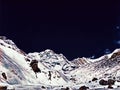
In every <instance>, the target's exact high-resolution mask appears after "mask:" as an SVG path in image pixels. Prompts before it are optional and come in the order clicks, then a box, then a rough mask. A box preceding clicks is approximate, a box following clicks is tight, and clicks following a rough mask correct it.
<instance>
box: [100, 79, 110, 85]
mask: <svg viewBox="0 0 120 90" xmlns="http://www.w3.org/2000/svg"><path fill="white" fill-rule="evenodd" d="M99 84H100V85H108V81H106V80H103V79H102V80H100V81H99Z"/></svg>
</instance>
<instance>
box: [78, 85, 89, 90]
mask: <svg viewBox="0 0 120 90" xmlns="http://www.w3.org/2000/svg"><path fill="white" fill-rule="evenodd" d="M88 89H89V87H86V86H81V87H80V88H79V90H88Z"/></svg>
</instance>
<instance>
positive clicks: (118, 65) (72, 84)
mask: <svg viewBox="0 0 120 90" xmlns="http://www.w3.org/2000/svg"><path fill="white" fill-rule="evenodd" d="M117 52H120V49H116V50H115V51H114V52H113V53H111V54H108V55H104V56H102V57H100V58H98V59H90V58H85V57H83V58H77V59H75V60H74V61H69V60H67V58H66V57H65V56H64V55H62V54H56V53H55V52H54V51H52V50H50V49H47V50H45V51H42V52H34V53H28V54H26V53H24V52H23V51H22V50H20V49H19V48H18V47H17V46H16V45H15V44H14V42H13V41H12V40H9V39H6V40H2V39H0V86H8V87H9V88H11V87H12V88H15V89H16V90H20V87H22V89H21V90H24V89H23V88H27V89H28V88H34V89H32V90H35V88H38V86H39V89H36V90H44V89H48V90H59V89H61V88H66V87H69V88H70V89H71V90H77V89H79V88H80V87H81V86H84V85H85V86H87V87H89V89H90V90H94V89H97V90H103V89H105V88H106V89H105V90H107V87H108V86H102V85H100V84H99V81H100V80H101V79H104V80H108V79H113V78H115V80H116V82H115V85H113V87H114V89H115V90H119V87H118V86H120V83H119V81H120V55H117V56H116V57H113V58H111V57H112V55H113V54H114V53H117ZM34 60H36V61H37V66H38V68H39V69H40V71H39V72H34V70H33V69H32V67H31V66H30V65H31V63H32V61H34ZM3 74H5V75H6V77H7V79H6V78H5V77H4V76H3ZM93 78H97V79H98V80H97V81H92V79H93ZM43 86H44V87H43ZM117 87H118V88H117Z"/></svg>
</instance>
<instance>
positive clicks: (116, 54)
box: [110, 51, 120, 59]
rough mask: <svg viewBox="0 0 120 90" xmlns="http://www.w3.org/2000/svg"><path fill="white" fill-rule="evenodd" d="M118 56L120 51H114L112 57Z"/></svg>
mask: <svg viewBox="0 0 120 90" xmlns="http://www.w3.org/2000/svg"><path fill="white" fill-rule="evenodd" d="M117 56H120V51H119V52H115V53H113V55H112V56H111V57H110V59H113V58H115V57H117Z"/></svg>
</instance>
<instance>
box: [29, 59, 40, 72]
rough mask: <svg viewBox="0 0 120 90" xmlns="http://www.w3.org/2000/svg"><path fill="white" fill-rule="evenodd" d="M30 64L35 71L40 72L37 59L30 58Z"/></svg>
mask: <svg viewBox="0 0 120 90" xmlns="http://www.w3.org/2000/svg"><path fill="white" fill-rule="evenodd" d="M30 66H31V67H32V69H33V71H34V72H35V73H38V72H41V70H40V69H39V68H38V61H37V60H32V61H31V63H30Z"/></svg>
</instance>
